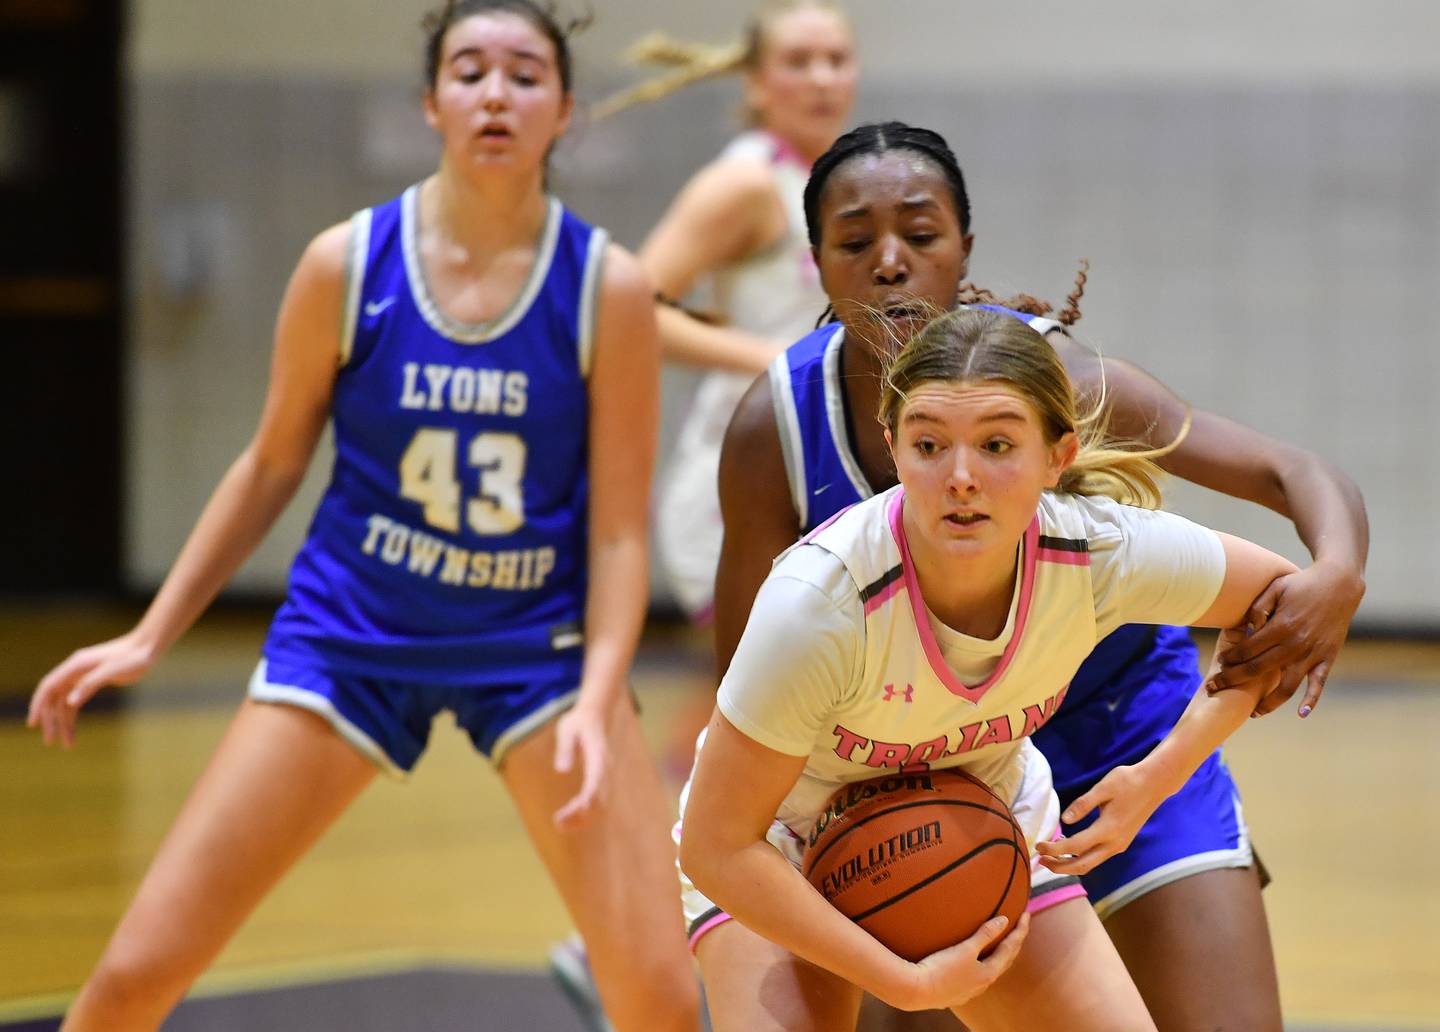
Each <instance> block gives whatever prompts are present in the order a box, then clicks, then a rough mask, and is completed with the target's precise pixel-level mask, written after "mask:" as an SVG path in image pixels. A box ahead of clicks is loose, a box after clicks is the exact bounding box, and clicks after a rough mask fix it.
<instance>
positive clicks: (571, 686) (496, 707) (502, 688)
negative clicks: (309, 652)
mask: <svg viewBox="0 0 1440 1032" xmlns="http://www.w3.org/2000/svg"><path fill="white" fill-rule="evenodd" d="M579 694H580V689H579V687H578V686H577V685H576V683H575V678H574V677H573V675H568V674H567V676H565V677H564V678H562V679H557V680H552V681H544V682H538V683H537V682H530V683H524V684H500V685H496V684H486V685H483V686H477V687H467V686H464V685H460V686H456V685H431V684H423V683H417V682H413V681H391V680H381V679H378V678H373V677H357V676H353V675H350V674H344V673H340V672H337V671H334V670H326V669H323V668H320V667H317V666H314V665H309V664H296V663H290V662H286V661H285V660H283V659H277V658H273V657H267V658H265V659H262V660H261V661H260V665H259V666H257V667H256V668H255V673H254V675H253V676H252V677H251V678H250V688H249V695H250V698H252V699H255V700H256V701H258V702H273V703H284V704H287V705H291V706H298V707H299V708H301V709H307V710H310V711H311V712H313V713H318V714H319V715H320V716H322V717H324V718H325V719H326V720H327V721H329V722H330V724H331V726H332V727H334V728H335V731H336V732H337V733H338V734H339V735H340V736H341V737H342V738H344V739H345V740H346V741H348V742H349V743H350V744H351V745H353V746H354V747H355V748H356V749H358V750H359V751H360V752H362V753H363V754H364V755H365V756H366V757H367V758H369V759H370V760H371V761H372V762H373V763H375V765H376V766H378V767H380V768H381V769H382V770H384V771H386V772H387V773H389V774H392V775H394V776H396V777H403V776H404V775H406V774H407V773H409V772H410V770H412V769H413V768H414V766H415V763H416V761H417V760H419V759H420V754H421V753H423V752H424V751H425V745H426V743H427V742H428V741H429V739H430V724H431V722H432V721H433V720H434V719H435V717H436V715H437V714H439V712H440V711H441V710H447V709H448V710H450V711H451V712H452V713H454V715H455V723H456V724H458V725H459V726H460V727H461V728H462V729H464V731H465V732H466V733H467V734H469V736H470V740H471V741H472V742H474V743H475V748H476V749H478V750H480V752H482V753H484V754H485V755H486V756H488V757H489V758H490V760H491V761H492V762H494V763H499V762H500V761H501V760H502V759H503V758H504V755H505V752H506V751H507V750H508V749H509V748H510V747H511V746H512V745H514V744H515V743H516V742H518V741H520V740H521V739H522V738H525V737H526V736H527V735H529V734H531V733H532V732H534V731H537V730H539V729H540V728H541V727H543V726H544V725H545V724H547V723H549V722H550V721H551V720H553V719H555V718H556V717H557V716H559V715H560V714H561V713H563V712H564V711H565V710H567V709H569V708H570V707H571V706H573V705H574V704H575V700H576V699H577V698H578V697H579Z"/></svg>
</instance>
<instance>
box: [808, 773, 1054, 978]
mask: <svg viewBox="0 0 1440 1032" xmlns="http://www.w3.org/2000/svg"><path fill="white" fill-rule="evenodd" d="M801 869H802V871H803V873H804V874H805V877H806V878H808V879H809V880H810V884H811V885H813V886H815V888H817V889H819V890H820V894H821V895H823V896H824V897H825V898H826V899H827V900H829V901H830V903H831V905H833V906H834V907H835V908H836V909H838V910H839V911H840V912H841V913H842V914H844V915H845V916H846V917H848V918H850V919H851V920H852V921H854V922H856V923H857V924H859V925H860V927H862V928H864V929H865V930H866V931H867V932H869V933H870V934H871V935H873V936H875V938H877V939H879V940H880V941H881V942H882V943H884V944H885V945H886V946H887V947H889V948H890V949H891V950H892V951H893V952H895V953H896V954H898V955H899V956H901V957H904V958H905V959H906V960H910V961H917V960H920V959H921V958H922V957H927V956H929V955H930V954H931V953H934V952H935V951H936V950H940V949H944V948H945V947H947V946H954V945H955V944H956V943H958V942H960V941H961V940H962V939H966V938H968V937H969V936H971V935H973V934H974V933H975V931H976V930H977V929H978V928H979V927H980V926H981V925H982V924H984V923H985V922H986V921H988V920H989V919H990V918H992V917H994V916H996V915H997V914H1004V915H1005V916H1006V917H1007V918H1009V919H1010V920H1009V924H1008V925H1007V926H1006V927H1007V928H1014V927H1015V925H1016V923H1017V922H1018V921H1019V920H1020V915H1021V914H1023V913H1024V912H1025V904H1026V903H1027V902H1028V901H1029V899H1030V855H1029V850H1028V849H1027V848H1026V845H1025V835H1024V834H1023V833H1022V832H1021V830H1020V827H1019V825H1017V824H1016V823H1015V819H1014V818H1013V817H1012V816H1011V815H1010V809H1009V807H1007V806H1006V805H1005V803H1004V802H1002V801H1001V800H1000V798H999V797H998V796H996V795H995V794H994V793H993V792H991V791H990V789H989V788H988V787H986V785H985V783H984V782H982V781H980V780H979V779H977V778H974V777H971V776H970V775H969V774H966V773H964V772H963V771H959V770H936V771H926V772H917V773H914V774H900V773H897V774H892V775H889V776H887V777H883V778H876V779H874V780H871V781H861V782H857V783H855V784H853V785H846V786H845V787H844V788H842V789H841V790H840V791H838V792H836V793H835V795H833V796H831V798H830V802H829V803H828V804H827V805H826V807H825V810H824V812H822V813H821V815H820V818H819V820H817V821H816V823H815V828H814V830H812V831H811V833H810V840H809V844H808V848H807V850H806V853H805V860H804V864H803V866H802V868H801Z"/></svg>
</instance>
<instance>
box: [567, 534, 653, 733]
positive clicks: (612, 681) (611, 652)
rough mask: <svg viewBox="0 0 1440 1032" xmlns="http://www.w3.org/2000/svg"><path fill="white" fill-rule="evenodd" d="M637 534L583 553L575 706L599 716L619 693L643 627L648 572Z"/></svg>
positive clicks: (598, 542)
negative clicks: (585, 569)
mask: <svg viewBox="0 0 1440 1032" xmlns="http://www.w3.org/2000/svg"><path fill="white" fill-rule="evenodd" d="M646 556H647V552H646V548H645V541H644V539H643V538H642V537H641V536H640V535H639V534H630V535H623V536H617V537H615V538H612V539H609V540H597V539H596V538H595V537H594V536H593V535H592V538H591V543H590V554H589V564H590V565H589V571H590V572H589V593H588V594H587V596H586V598H585V662H584V666H583V668H582V670H581V675H580V701H581V704H582V705H585V706H593V707H595V708H596V709H597V710H599V711H602V712H603V711H605V710H606V709H608V707H609V706H610V705H612V704H613V703H614V702H615V700H616V699H617V698H618V697H619V696H620V695H622V694H623V693H624V689H625V685H626V683H627V681H628V678H629V676H630V667H631V664H632V663H633V662H634V659H635V647H636V644H637V643H638V642H639V640H640V630H641V628H642V627H643V626H644V622H645V606H646V601H647V599H648V598H649V567H648V565H647V558H646Z"/></svg>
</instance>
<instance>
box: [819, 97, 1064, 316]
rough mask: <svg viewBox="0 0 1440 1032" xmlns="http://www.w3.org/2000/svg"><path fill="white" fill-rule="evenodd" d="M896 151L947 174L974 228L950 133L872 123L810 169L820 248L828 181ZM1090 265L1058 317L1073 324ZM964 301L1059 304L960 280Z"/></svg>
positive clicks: (1032, 307)
mask: <svg viewBox="0 0 1440 1032" xmlns="http://www.w3.org/2000/svg"><path fill="white" fill-rule="evenodd" d="M891 151H909V152H910V153H912V154H918V155H920V156H921V157H922V158H925V159H926V160H927V161H929V162H930V163H931V164H932V165H934V166H935V168H936V170H937V171H939V172H940V173H941V174H942V175H943V176H944V177H945V182H946V185H948V186H949V188H950V196H951V199H952V200H953V201H954V202H955V216H956V218H957V219H959V222H960V232H961V233H969V232H970V195H969V194H968V193H967V192H966V190H965V175H964V173H962V172H961V171H960V162H959V161H958V160H956V158H955V152H954V151H952V150H951V149H950V145H949V144H948V143H946V142H945V137H943V136H941V135H940V134H939V133H937V132H934V131H932V130H930V129H922V128H920V127H919V126H914V125H907V124H906V123H904V122H895V121H891V122H871V123H868V124H866V125H862V126H859V127H858V128H855V129H852V130H850V131H849V132H848V133H846V134H845V135H844V136H842V137H840V138H839V139H838V140H836V141H835V143H834V144H832V145H831V147H830V149H829V150H828V151H826V152H825V153H824V154H822V155H820V157H819V158H818V159H817V160H816V162H815V165H814V167H813V168H812V169H811V171H810V181H809V182H808V183H806V184H805V230H806V232H807V233H808V234H809V236H810V246H811V247H812V248H816V249H818V248H819V246H820V198H821V196H822V195H823V194H824V192H825V184H826V183H827V182H828V181H829V179H830V176H831V175H832V174H833V173H834V172H835V170H836V169H838V168H840V167H841V166H842V165H844V164H846V163H847V162H849V161H852V160H854V159H855V158H861V157H865V156H866V155H870V154H887V153H889V152H891ZM1089 268H1090V263H1089V262H1087V261H1085V260H1083V259H1082V260H1081V262H1080V271H1079V273H1078V274H1077V276H1076V279H1075V289H1074V290H1072V291H1071V292H1070V295H1069V296H1068V297H1067V298H1066V299H1065V307H1064V308H1063V309H1062V310H1061V311H1060V314H1059V315H1057V316H1056V317H1055V318H1056V321H1057V322H1059V323H1061V324H1062V325H1065V326H1073V325H1074V324H1075V323H1076V322H1077V321H1078V320H1079V319H1080V299H1081V298H1082V297H1083V296H1084V294H1085V281H1086V279H1087V278H1088V277H1087V274H1088V271H1089ZM957 300H958V301H959V303H960V304H980V303H984V304H994V305H1000V306H1002V307H1004V308H1010V309H1013V310H1014V311H1017V312H1023V313H1024V314H1026V315H1049V314H1050V313H1051V312H1052V311H1054V308H1055V306H1054V305H1051V304H1049V303H1048V302H1045V301H1042V300H1040V299H1039V298H1036V297H1032V296H1031V295H1029V294H1017V295H1016V296H1015V297H1011V298H1001V297H999V296H997V295H996V294H994V293H992V292H991V291H989V290H986V289H984V288H983V287H977V286H975V285H974V284H972V283H962V284H960V292H959V295H958V297H957ZM832 315H833V308H827V309H826V311H825V314H824V315H822V316H821V317H820V319H821V322H822V323H823V322H824V321H825V320H826V319H828V318H830V317H831V316H832Z"/></svg>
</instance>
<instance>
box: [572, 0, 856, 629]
mask: <svg viewBox="0 0 1440 1032" xmlns="http://www.w3.org/2000/svg"><path fill="white" fill-rule="evenodd" d="M632 57H634V58H635V59H636V60H640V61H649V62H655V63H661V64H666V65H669V66H670V69H671V70H670V71H669V72H668V73H666V74H665V75H662V76H661V77H659V78H657V79H654V80H651V81H649V82H646V83H642V84H641V85H639V86H638V87H635V88H633V89H631V90H627V91H625V92H624V93H621V94H619V95H617V96H616V97H615V98H613V99H611V100H610V101H607V102H602V103H601V104H599V105H597V108H596V113H597V115H602V116H603V115H606V114H610V113H613V112H614V111H617V110H620V109H622V108H624V107H628V106H630V105H632V104H636V103H642V102H648V101H653V100H656V99H659V98H660V97H663V96H666V95H668V94H669V93H671V92H674V91H675V90H677V89H680V88H682V87H684V86H686V85H688V84H690V83H692V82H697V81H699V80H701V79H704V78H708V77H711V76H715V75H721V74H729V73H736V72H738V73H740V74H742V75H743V77H744V90H745V109H746V112H747V118H748V120H749V122H750V125H749V128H748V129H746V131H744V132H743V133H741V134H740V135H739V136H738V137H736V138H735V139H734V140H732V141H731V142H730V143H729V145H727V146H726V147H725V149H724V150H723V151H722V152H721V153H720V155H719V157H717V158H716V159H715V160H714V161H712V162H711V163H710V164H709V165H706V166H705V167H704V168H702V169H701V170H700V171H699V172H697V173H696V174H695V175H694V176H693V177H692V178H691V180H690V181H689V182H688V183H687V184H686V185H685V187H684V189H683V190H681V192H680V194H679V196H678V197H676V198H675V200H674V202H673V203H672V204H671V205H670V208H669V210H667V211H666V212H665V214H664V215H663V216H662V217H661V219H660V221H659V223H658V224H657V225H656V226H655V229H654V230H653V231H652V232H651V233H650V236H649V237H648V238H647V239H646V241H645V243H644V245H643V246H642V247H641V249H640V262H641V264H642V265H643V266H644V267H645V271H646V272H647V273H648V274H649V276H650V279H651V281H652V282H653V283H654V285H655V289H656V291H657V293H658V295H659V296H660V298H661V299H662V301H673V300H674V299H678V298H681V297H683V296H684V295H685V294H686V293H688V292H689V291H690V289H691V288H692V287H693V286H695V285H696V284H697V283H698V282H700V281H701V280H703V279H706V278H707V277H708V278H709V279H710V280H711V282H712V283H713V287H714V303H713V314H714V316H715V317H716V318H715V319H714V320H709V319H706V320H702V319H700V318H697V317H696V316H694V315H692V314H690V313H689V312H687V311H685V310H683V309H681V308H679V307H677V306H676V305H675V304H673V303H672V304H662V305H661V307H660V309H659V311H658V313H657V318H658V322H659V326H660V342H661V348H662V351H663V354H664V356H665V358H666V359H668V360H670V361H674V362H682V363H686V364H689V365H693V366H698V367H700V368H701V369H703V370H705V371H706V374H705V376H704V378H703V379H702V380H701V382H700V385H699V387H698V389H697V392H696V395H695V399H694V402H693V403H692V405H691V408H690V411H689V412H688V413H687V415H686V418H685V420H684V423H683V425H682V427H681V430H680V436H679V439H678V441H677V442H676V446H675V452H674V455H673V457H672V458H671V460H670V463H669V465H668V467H667V470H666V473H665V476H664V479H663V482H662V484H661V486H660V493H659V505H658V509H657V526H656V531H657V536H656V542H657V545H658V550H659V559H660V562H661V565H662V568H663V570H664V572H665V574H666V577H667V579H668V583H669V584H670V587H671V590H672V591H673V592H674V594H675V596H676V599H677V600H678V601H679V603H680V605H681V606H682V608H683V609H684V610H685V612H686V613H687V614H688V615H689V616H690V617H691V618H692V619H695V620H697V621H700V622H705V621H706V620H707V618H708V615H709V612H710V608H711V602H712V599H713V594H714V585H715V568H716V565H717V564H718V562H719V556H720V538H721V534H722V527H721V520H720V501H719V494H718V491H717V488H716V483H717V477H718V473H719V466H720V444H721V440H722V438H723V437H724V434H725V427H726V426H727V425H728V424H729V422H730V416H731V414H732V413H733V412H734V411H735V406H736V404H737V403H738V402H739V400H740V396H741V395H742V394H743V393H744V392H745V390H746V388H747V387H749V386H750V383H751V382H752V381H753V380H754V378H755V377H756V376H757V375H759V374H760V373H761V372H763V371H764V370H765V367H766V366H767V365H768V364H769V363H770V361H771V359H773V358H774V357H775V356H776V355H777V354H779V353H780V352H781V351H782V350H784V349H785V348H786V347H787V346H789V344H790V343H791V342H793V341H795V340H797V339H798V338H800V337H802V336H804V335H805V333H807V332H809V331H810V330H811V329H813V328H814V325H815V320H816V318H817V317H818V316H819V315H820V313H821V312H822V311H824V309H825V305H826V299H825V292H824V290H823V289H822V288H821V286H820V276H819V273H818V272H817V271H816V268H815V260H814V258H813V256H812V255H811V251H810V245H809V240H808V238H807V236H806V230H805V214H804V193H805V182H806V180H807V179H808V177H809V174H810V165H811V164H812V163H813V162H814V160H815V159H816V158H817V157H819V156H820V155H821V154H823V153H824V152H825V151H826V149H827V148H829V146H830V145H831V143H833V142H834V140H835V138H836V137H837V136H839V135H840V132H841V131H842V130H843V129H844V127H845V123H846V120H847V119H848V118H849V115H850V109H851V106H852V105H853V103H854V99H855V86H856V78H857V74H858V70H857V67H856V61H855V44H854V39H853V37H852V34H851V30H850V24H849V21H848V20H847V19H846V17H845V16H844V14H843V13H841V12H840V10H839V9H838V8H836V7H835V6H833V5H832V4H830V3H827V2H825V0H771V2H769V3H766V4H765V5H764V6H762V7H761V8H760V9H759V10H758V12H757V13H756V14H755V16H754V17H753V18H752V19H751V22H750V24H749V26H748V27H747V28H746V30H745V33H744V34H743V36H742V38H741V40H740V41H739V42H737V43H735V44H733V45H731V46H727V47H705V46H700V45H693V44H682V43H677V42H674V41H672V40H669V39H667V38H665V37H663V36H652V37H648V38H647V39H645V40H642V41H641V42H640V43H639V44H637V45H636V47H635V48H634V50H633V52H632Z"/></svg>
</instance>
